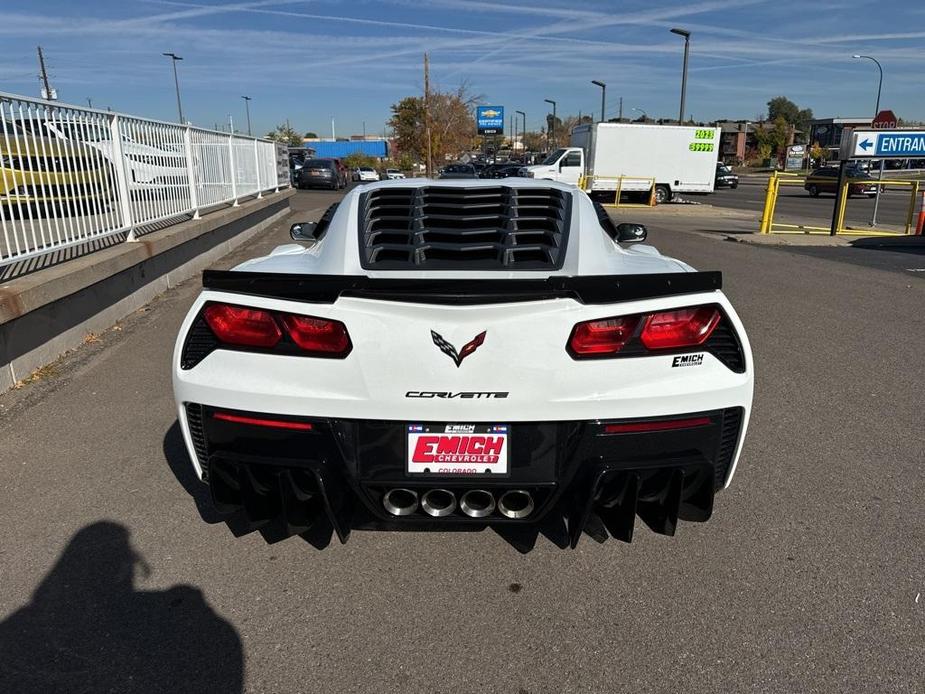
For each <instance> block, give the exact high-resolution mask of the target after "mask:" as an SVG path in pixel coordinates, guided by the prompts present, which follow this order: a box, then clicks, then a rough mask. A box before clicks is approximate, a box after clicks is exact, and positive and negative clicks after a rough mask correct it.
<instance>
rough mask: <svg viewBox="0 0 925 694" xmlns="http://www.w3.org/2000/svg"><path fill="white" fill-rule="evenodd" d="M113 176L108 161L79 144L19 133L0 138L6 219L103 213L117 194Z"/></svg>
mask: <svg viewBox="0 0 925 694" xmlns="http://www.w3.org/2000/svg"><path fill="white" fill-rule="evenodd" d="M20 132H21V131H20ZM110 174H111V167H110V165H109V163H108V162H107V161H106V160H105V157H104V156H103V155H101V154H100V153H99V152H97V151H94V150H93V149H91V148H89V147H87V146H85V145H83V144H81V143H79V142H67V143H65V144H63V145H62V140H61V139H60V138H50V137H38V136H37V135H29V136H28V137H26V136H24V135H17V134H16V133H15V132H14V133H11V134H9V135H7V136H3V137H0V207H2V212H3V214H4V215H6V216H7V217H11V216H18V215H20V214H21V213H22V211H23V210H29V211H30V213H32V214H34V215H36V216H38V217H43V216H46V215H47V214H48V213H49V212H53V214H58V215H63V216H71V215H74V216H81V215H85V214H88V213H91V212H90V211H91V210H96V209H101V208H100V206H102V207H104V208H105V206H107V205H108V204H109V201H110V200H111V199H112V194H113V190H112V187H113V183H112V177H111V175H110Z"/></svg>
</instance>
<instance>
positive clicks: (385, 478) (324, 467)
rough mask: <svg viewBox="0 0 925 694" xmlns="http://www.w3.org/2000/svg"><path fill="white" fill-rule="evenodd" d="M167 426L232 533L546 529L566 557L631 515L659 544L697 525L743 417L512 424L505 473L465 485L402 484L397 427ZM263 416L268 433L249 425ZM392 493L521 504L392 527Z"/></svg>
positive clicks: (320, 423) (446, 480)
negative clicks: (556, 535)
mask: <svg viewBox="0 0 925 694" xmlns="http://www.w3.org/2000/svg"><path fill="white" fill-rule="evenodd" d="M216 414H219V415H220V418H217V417H216ZM180 418H181V421H182V425H183V429H184V433H185V434H187V441H188V442H190V443H191V453H192V454H193V455H194V456H195V458H196V460H197V462H198V467H199V468H200V469H201V470H202V479H203V481H204V482H205V483H207V484H208V485H209V489H210V493H211V497H212V500H213V502H214V504H215V506H216V508H217V509H218V510H219V511H220V512H222V513H225V514H229V516H233V517H235V518H236V519H237V520H238V521H239V522H238V524H237V529H236V530H235V532H236V533H237V532H239V531H241V532H247V531H252V530H258V531H259V532H260V533H261V534H262V535H263V537H264V538H265V539H266V540H267V541H269V542H275V541H278V540H282V539H285V538H286V537H289V536H292V535H296V534H300V535H303V536H304V535H306V534H309V533H310V534H317V533H319V532H320V533H321V534H322V535H323V534H324V533H325V532H327V536H328V537H330V536H331V534H332V533H335V534H336V535H337V536H338V537H339V539H340V540H341V541H342V542H343V541H346V539H347V537H348V535H349V533H350V531H351V529H380V530H419V529H435V530H436V529H477V528H479V527H485V526H486V525H487V526H492V527H496V526H497V527H508V529H514V528H516V527H519V528H520V529H521V530H528V531H529V530H531V529H532V531H533V532H534V533H535V532H536V531H537V529H538V528H540V527H545V528H548V527H558V528H560V529H561V532H562V534H563V537H566V538H567V542H563V545H570V546H572V547H574V546H576V544H577V542H578V540H579V538H580V536H581V533H582V532H583V531H584V532H587V533H588V534H589V535H591V536H592V537H593V538H594V539H597V540H599V541H603V540H604V539H606V538H607V537H608V535H609V536H612V537H614V538H617V539H620V540H623V541H627V542H628V541H630V540H631V539H632V535H633V528H634V524H635V517H636V516H637V515H638V516H639V517H640V518H641V519H642V520H643V521H644V522H645V523H646V524H647V525H648V526H649V527H650V528H651V529H652V530H654V531H656V532H659V533H662V534H666V535H673V534H674V532H675V529H676V527H677V523H678V520H679V519H681V520H689V521H705V520H707V519H708V518H709V517H710V515H711V513H712V508H713V496H714V493H715V492H716V491H718V490H719V489H721V488H722V487H723V485H724V484H725V482H726V480H727V478H728V476H729V474H730V471H731V468H732V466H733V463H734V460H735V458H736V455H737V453H738V448H739V446H740V445H741V441H742V438H743V435H744V426H745V422H746V412H745V410H744V408H740V407H730V408H725V409H720V410H713V411H708V412H697V413H691V414H684V415H671V416H667V417H659V418H646V419H634V420H619V421H617V420H608V421H600V420H591V421H557V422H513V423H511V424H510V427H509V430H510V439H509V447H510V448H509V455H510V458H509V472H508V474H507V475H505V476H500V475H498V476H484V475H483V476H465V477H462V476H458V475H457V476H452V475H442V476H440V475H416V474H409V473H408V472H406V464H405V461H406V445H407V443H406V439H407V424H408V423H407V422H400V421H388V420H358V419H332V418H308V417H295V416H292V417H290V416H283V415H262V414H260V413H253V412H242V411H232V410H228V409H225V408H214V407H209V406H204V405H200V404H197V403H184V404H183V405H182V406H181V410H180ZM265 418H271V420H272V421H273V422H275V424H276V426H267V425H265V424H259V423H258V424H255V423H254V420H256V421H257V422H260V421H261V420H262V419H265ZM229 419H231V420H236V421H228V420H229ZM615 425H616V426H615ZM608 426H610V427H611V430H612V431H610V432H609V431H608ZM614 430H615V433H614ZM397 489H402V490H408V491H410V492H413V493H414V494H415V495H416V496H417V499H418V500H420V499H421V498H422V496H423V495H424V494H425V493H426V492H427V491H428V490H432V489H441V490H446V491H448V492H451V493H452V494H453V496H454V498H455V501H456V502H458V501H460V500H461V499H462V497H463V496H464V495H465V493H466V492H467V491H469V490H483V491H485V492H488V493H489V494H491V496H492V498H493V499H494V500H495V501H498V500H499V499H500V498H501V497H502V496H503V495H504V494H505V493H506V492H508V491H511V490H517V491H520V492H526V493H527V494H528V495H529V498H530V500H531V503H532V508H531V510H530V511H529V512H528V513H527V514H526V515H524V516H523V517H514V518H512V517H507V516H505V515H503V514H502V513H501V511H500V509H499V508H498V506H497V505H496V506H495V509H494V510H493V511H492V512H490V513H489V514H488V515H486V516H484V517H478V518H474V517H470V516H469V515H466V513H464V512H463V511H462V510H461V509H460V506H459V504H458V503H454V508H453V510H451V511H450V512H449V513H448V514H447V515H445V516H442V517H433V516H432V515H428V513H426V512H425V511H424V510H422V507H421V505H420V504H418V503H415V504H414V508H413V509H411V510H410V511H408V513H407V515H401V516H398V515H394V514H393V513H390V512H389V511H388V510H387V509H386V507H385V505H384V503H383V502H384V498H385V496H386V495H387V494H388V493H389V492H390V491H391V490H397ZM499 532H501V531H499Z"/></svg>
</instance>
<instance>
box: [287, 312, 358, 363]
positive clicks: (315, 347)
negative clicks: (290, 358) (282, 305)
mask: <svg viewBox="0 0 925 694" xmlns="http://www.w3.org/2000/svg"><path fill="white" fill-rule="evenodd" d="M282 320H283V325H285V326H286V331H287V332H288V333H289V337H291V338H292V341H293V342H295V343H296V344H297V345H298V346H299V347H300V348H301V349H303V350H305V351H306V352H315V353H317V354H319V355H322V356H331V357H345V356H347V353H348V352H350V348H351V344H350V336H349V335H348V334H347V328H346V326H345V325H344V324H343V323H341V322H340V321H336V320H328V319H326V318H311V317H309V316H296V315H292V314H287V315H284V316H282Z"/></svg>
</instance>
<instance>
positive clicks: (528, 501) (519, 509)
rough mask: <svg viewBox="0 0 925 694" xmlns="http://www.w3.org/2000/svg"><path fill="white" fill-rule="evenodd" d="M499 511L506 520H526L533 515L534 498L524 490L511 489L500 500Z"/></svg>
mask: <svg viewBox="0 0 925 694" xmlns="http://www.w3.org/2000/svg"><path fill="white" fill-rule="evenodd" d="M498 511H500V513H501V515H502V516H504V517H505V518H515V519H516V518H526V517H527V516H529V515H530V514H531V513H533V497H532V496H530V492H526V491H524V490H523V489H511V490H510V491H507V492H505V493H504V494H502V495H501V498H500V499H498Z"/></svg>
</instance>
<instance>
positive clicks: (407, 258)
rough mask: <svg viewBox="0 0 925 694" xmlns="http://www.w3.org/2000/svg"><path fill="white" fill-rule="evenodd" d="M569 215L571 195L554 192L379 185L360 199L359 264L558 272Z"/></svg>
mask: <svg viewBox="0 0 925 694" xmlns="http://www.w3.org/2000/svg"><path fill="white" fill-rule="evenodd" d="M570 212H571V195H570V194H569V193H567V192H564V191H561V190H558V189H556V188H533V187H531V188H519V187H513V186H493V187H484V186H479V187H471V188H467V187H450V186H423V187H420V188H391V187H389V188H379V189H377V190H373V191H370V192H368V193H364V194H363V195H362V196H361V197H360V206H359V226H360V228H359V233H360V262H361V264H362V266H363V268H364V269H375V270H404V269H409V268H418V269H422V270H492V269H497V270H547V269H559V268H561V267H562V264H563V262H564V260H565V248H566V242H567V240H568V227H569V218H570Z"/></svg>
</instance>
